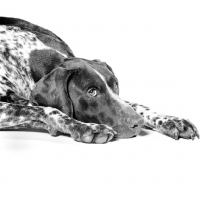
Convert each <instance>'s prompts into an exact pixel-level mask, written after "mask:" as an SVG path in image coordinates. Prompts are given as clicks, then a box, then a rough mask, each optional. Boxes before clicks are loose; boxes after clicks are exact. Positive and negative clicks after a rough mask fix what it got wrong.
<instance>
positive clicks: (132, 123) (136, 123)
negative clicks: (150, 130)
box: [125, 115, 144, 129]
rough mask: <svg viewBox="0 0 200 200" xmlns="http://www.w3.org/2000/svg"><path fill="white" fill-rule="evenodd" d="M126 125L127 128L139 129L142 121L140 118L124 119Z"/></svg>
mask: <svg viewBox="0 0 200 200" xmlns="http://www.w3.org/2000/svg"><path fill="white" fill-rule="evenodd" d="M125 122H126V124H127V125H128V127H129V128H131V129H135V128H137V127H141V126H142V124H143V123H144V119H143V118H142V117H141V116H139V115H138V116H137V117H136V118H131V117H129V118H126V119H125Z"/></svg>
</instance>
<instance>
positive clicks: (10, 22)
mask: <svg viewBox="0 0 200 200" xmlns="http://www.w3.org/2000/svg"><path fill="white" fill-rule="evenodd" d="M0 128H1V129H5V128H11V129H17V128H40V129H41V128H42V129H46V130H48V131H49V133H50V134H51V135H52V136H55V135H57V133H58V132H62V133H64V134H70V135H71V137H72V138H74V140H75V141H79V142H85V143H106V142H108V141H110V140H112V139H113V138H130V137H133V136H136V135H138V134H139V132H140V130H141V128H150V129H152V130H156V131H158V132H161V133H163V134H165V135H168V136H170V137H172V138H174V139H176V140H178V139H179V138H185V139H194V138H195V137H197V138H199V134H198V131H197V129H196V127H195V126H194V125H193V124H192V123H191V122H190V121H189V120H185V119H182V118H178V117H173V116H167V115H161V114H158V113H156V112H153V111H151V110H150V108H148V107H146V106H143V105H140V104H136V103H130V102H128V101H124V100H122V99H121V98H120V97H119V83H118V79H117V78H116V76H115V74H114V72H113V70H112V68H111V67H110V66H109V65H108V64H107V63H105V62H102V61H100V60H87V59H83V58H78V57H75V55H74V53H73V52H72V50H71V49H70V47H69V46H68V45H67V44H66V43H65V42H64V41H63V40H62V39H61V38H59V37H58V36H57V35H55V34H54V33H52V32H51V31H49V30H47V29H44V28H42V27H39V26H37V25H34V24H32V23H29V22H27V21H24V20H21V19H16V18H7V17H0Z"/></svg>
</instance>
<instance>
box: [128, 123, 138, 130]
mask: <svg viewBox="0 0 200 200" xmlns="http://www.w3.org/2000/svg"><path fill="white" fill-rule="evenodd" d="M137 127H138V124H135V125H133V126H132V127H130V128H131V129H134V128H137Z"/></svg>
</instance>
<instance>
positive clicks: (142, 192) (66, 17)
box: [0, 0, 200, 200]
mask: <svg viewBox="0 0 200 200" xmlns="http://www.w3.org/2000/svg"><path fill="white" fill-rule="evenodd" d="M199 9H200V2H199V1H189V0H182V1H180V0H168V1H157V0H152V1H148V0H141V1H136V0H124V1H114V0H110V1H108V0H106V1H104V0H100V1H98V0H97V1H91V0H85V1H79V0H77V1H74V0H73V1H66V0H56V1H54V0H51V1H37V0H34V1H25V0H19V1H16V2H15V1H9V0H8V1H4V2H1V15H3V16H12V17H19V18H23V19H26V20H28V21H31V22H33V23H36V24H38V25H41V26H43V27H45V28H48V29H50V30H52V31H54V32H55V33H56V34H57V35H58V36H60V37H61V38H62V39H63V40H65V41H66V42H67V43H68V44H69V46H70V47H71V48H72V50H73V51H74V53H75V55H76V56H78V57H83V58H87V59H101V60H104V61H106V62H107V63H108V64H109V65H110V66H111V67H112V68H113V69H114V71H115V74H116V76H117V77H118V79H119V82H120V93H121V97H122V98H123V99H126V100H130V101H133V102H137V103H141V104H143V105H146V106H149V107H151V108H152V109H153V110H155V111H158V112H160V113H164V114H169V115H174V116H180V117H184V118H186V119H187V118H189V119H190V120H191V121H192V122H193V123H194V124H195V125H196V126H197V128H198V129H199V130H200V120H199V119H200V117H199V113H200V107H199V102H200V101H199V100H200V93H199V86H200V79H199V74H200V70H199V66H200V48H199V47H200V37H199V35H200V27H199V20H200V14H199ZM199 152H200V140H197V139H196V140H194V141H190V140H183V139H180V140H179V141H175V140H173V139H171V138H168V137H166V136H163V135H161V134H160V133H157V132H152V131H146V132H142V133H141V135H139V136H138V137H135V138H132V139H127V140H118V141H114V142H110V143H108V144H104V145H88V144H81V143H77V142H74V141H73V139H71V138H69V137H64V136H59V137H51V136H50V135H49V134H47V133H39V132H30V131H27V132H22V131H19V132H18V131H13V132H11V131H4V132H0V199H2V200H32V199H33V200H36V199H37V200H44V199H48V200H54V199H58V200H60V199H65V200H66V199H69V200H72V199H74V200H79V199H81V200H84V199H87V200H90V199H92V200H98V199H101V200H104V199H109V200H110V199H114V200H116V199H120V200H122V199H123V200H129V199H136V200H143V199H147V200H151V199H152V200H157V199H158V200H163V199H170V200H175V199H176V200H179V199H181V200H182V199H192V200H197V199H198V200H199V199H200V153H199Z"/></svg>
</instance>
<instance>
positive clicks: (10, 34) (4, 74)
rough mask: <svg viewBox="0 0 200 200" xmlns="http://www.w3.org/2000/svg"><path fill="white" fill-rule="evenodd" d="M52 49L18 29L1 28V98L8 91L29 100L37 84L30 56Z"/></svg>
mask: <svg viewBox="0 0 200 200" xmlns="http://www.w3.org/2000/svg"><path fill="white" fill-rule="evenodd" d="M45 49H50V48H49V47H47V46H46V45H44V44H43V43H42V42H41V41H40V40H38V39H37V37H36V35H35V34H33V33H31V32H27V31H23V30H21V29H20V28H18V27H13V26H0V96H5V95H6V93H7V91H8V90H11V91H13V92H14V93H15V94H17V95H19V96H22V97H25V98H27V99H29V96H30V92H31V90H32V89H33V88H34V86H35V83H34V80H33V78H32V75H31V69H30V54H31V52H33V51H34V50H45Z"/></svg>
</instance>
